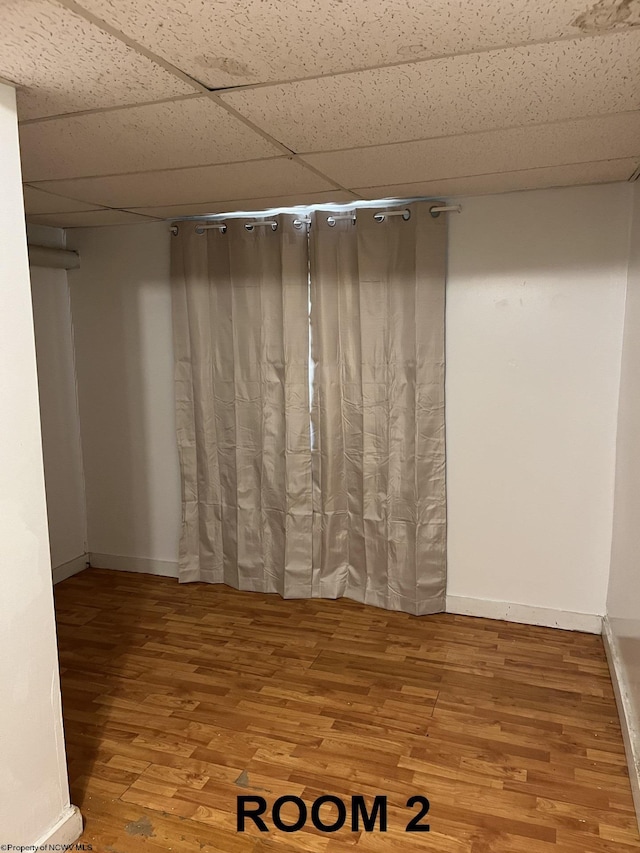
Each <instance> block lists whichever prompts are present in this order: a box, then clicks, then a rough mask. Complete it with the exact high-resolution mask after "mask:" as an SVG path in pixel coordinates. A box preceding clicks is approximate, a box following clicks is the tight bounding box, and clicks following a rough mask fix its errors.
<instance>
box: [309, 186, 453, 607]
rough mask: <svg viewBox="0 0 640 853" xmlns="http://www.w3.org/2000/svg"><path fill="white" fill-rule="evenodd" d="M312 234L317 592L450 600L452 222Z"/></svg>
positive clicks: (363, 218)
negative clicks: (447, 387)
mask: <svg viewBox="0 0 640 853" xmlns="http://www.w3.org/2000/svg"><path fill="white" fill-rule="evenodd" d="M409 209H410V211H411V217H410V219H409V220H404V219H403V218H402V217H400V216H394V217H388V218H386V219H385V220H384V221H383V222H377V221H376V220H375V219H374V218H373V211H370V210H364V211H362V210H361V211H359V212H358V216H357V225H354V224H353V223H352V222H351V221H350V220H348V219H346V220H344V219H342V220H340V219H338V220H337V221H336V223H335V225H334V226H333V227H331V226H330V225H329V224H328V222H327V215H326V214H325V213H322V214H320V213H316V214H315V215H314V218H313V224H312V227H311V232H310V269H311V306H312V307H311V352H312V361H313V376H314V385H313V405H312V424H313V426H312V434H313V440H314V444H313V509H314V522H313V523H314V564H313V565H314V567H313V591H314V595H319V596H324V597H332V598H337V597H339V596H347V597H349V598H353V599H356V600H357V601H362V602H365V603H368V604H374V605H377V606H379V607H385V608H387V609H393V610H404V611H406V612H408V613H413V614H418V615H420V614H426V613H434V612H437V611H440V610H443V609H444V603H445V579H446V550H445V549H446V500H445V443H444V305H445V262H446V218H445V217H443V216H441V217H438V218H434V217H432V216H431V214H430V212H429V205H426V204H420V203H416V204H412V205H410V206H409Z"/></svg>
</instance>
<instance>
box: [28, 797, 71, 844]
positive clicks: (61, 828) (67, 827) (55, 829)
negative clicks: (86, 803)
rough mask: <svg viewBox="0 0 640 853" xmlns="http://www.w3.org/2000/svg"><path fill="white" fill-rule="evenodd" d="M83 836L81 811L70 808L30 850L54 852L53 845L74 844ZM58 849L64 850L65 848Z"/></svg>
mask: <svg viewBox="0 0 640 853" xmlns="http://www.w3.org/2000/svg"><path fill="white" fill-rule="evenodd" d="M81 835H82V815H81V814H80V809H79V808H78V807H77V806H69V807H68V808H67V809H65V812H64V814H63V815H62V817H61V818H60V820H58V821H57V823H55V824H54V825H53V826H52V827H51V829H49V830H48V831H47V832H45V834H44V835H42V836H41V837H40V838H39V839H38V840H37V841H36V842H35V843H34V844H33V845H29V850H37V849H38V848H40V849H42V850H53V849H54V846H53V845H58V844H61V845H66V844H73V843H74V841H77V840H78V838H80V836H81ZM25 849H26V848H25ZM57 849H60V850H62V849H63V848H62V847H59V848H57Z"/></svg>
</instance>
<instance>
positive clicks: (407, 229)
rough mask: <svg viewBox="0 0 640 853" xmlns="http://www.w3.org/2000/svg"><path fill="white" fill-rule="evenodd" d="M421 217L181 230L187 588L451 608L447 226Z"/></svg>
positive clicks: (175, 253) (179, 327)
mask: <svg viewBox="0 0 640 853" xmlns="http://www.w3.org/2000/svg"><path fill="white" fill-rule="evenodd" d="M429 207H430V205H429V204H426V203H416V204H412V205H410V206H409V207H408V210H410V212H411V215H410V218H409V219H404V218H403V217H401V216H393V217H386V218H385V219H384V220H383V221H382V222H379V221H376V220H375V219H374V216H373V214H374V211H372V210H369V209H365V210H360V211H358V214H357V222H356V223H354V222H353V221H352V220H351V219H339V218H337V219H336V221H335V224H334V225H333V226H331V225H329V223H328V222H327V218H328V216H331V213H330V212H329V213H327V212H322V213H320V212H318V213H315V214H314V215H313V217H312V224H311V227H310V231H309V233H308V234H307V233H306V232H305V230H304V229H296V228H294V226H293V220H294V217H293V216H279V217H274V219H275V220H277V222H278V228H277V230H276V231H272V229H271V227H270V226H260V227H257V228H255V229H254V230H253V231H251V232H248V231H247V230H246V229H245V227H244V224H245V221H244V220H227V230H226V232H225V233H223V232H222V231H221V230H219V229H217V228H214V229H210V230H208V231H206V232H205V234H197V233H196V231H195V227H194V224H193V223H179V233H178V235H177V236H176V237H174V238H173V239H172V246H173V249H172V280H173V313H174V345H175V357H176V404H177V431H178V446H179V452H180V464H181V471H182V483H183V495H182V498H183V500H182V505H183V524H182V536H181V544H180V580H181V581H194V580H201V581H208V582H212V583H227V584H230V585H231V586H234V587H236V588H239V589H249V590H260V591H266V592H278V593H280V594H281V595H283V596H285V597H311V596H321V597H328V598H337V597H340V596H346V597H349V598H353V599H355V600H357V601H361V602H365V603H368V604H373V605H376V606H379V607H385V608H388V609H395V610H404V611H406V612H408V613H413V614H418V615H421V614H427V613H435V612H438V611H440V610H443V609H444V596H445V577H446V550H445V546H446V528H445V525H446V504H445V446H444V296H445V263H446V217H444V216H440V217H437V218H434V217H432V216H431V214H430V212H429ZM334 215H335V216H336V217H339V216H341V215H344V212H336V213H335V214H334ZM309 282H310V284H309ZM309 306H311V318H310V319H311V323H310V324H309ZM310 378H311V382H310ZM310 384H311V393H310V392H309V387H310Z"/></svg>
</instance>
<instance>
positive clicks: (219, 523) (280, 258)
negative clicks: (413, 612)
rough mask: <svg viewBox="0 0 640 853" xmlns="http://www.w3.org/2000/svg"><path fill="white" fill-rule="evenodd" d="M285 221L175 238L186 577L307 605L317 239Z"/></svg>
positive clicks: (182, 571)
mask: <svg viewBox="0 0 640 853" xmlns="http://www.w3.org/2000/svg"><path fill="white" fill-rule="evenodd" d="M274 219H275V220H276V221H277V222H278V229H277V231H272V230H271V228H270V227H269V226H266V227H265V226H259V227H257V228H255V229H254V230H253V231H247V230H246V228H245V227H244V222H242V221H239V220H230V221H228V222H227V230H226V233H223V232H222V231H221V230H219V229H217V228H214V229H210V230H207V231H206V232H205V233H204V234H197V233H196V231H195V227H194V225H193V224H192V223H181V224H180V225H179V226H178V235H177V236H175V237H173V238H172V294H173V322H174V351H175V393H176V423H177V437H178V450H179V456H180V467H181V476H182V488H183V494H182V506H183V519H182V533H181V539H180V555H179V577H180V580H181V581H198V580H200V581H207V582H210V583H226V584H229V585H231V586H234V587H236V588H238V589H247V590H256V591H262V592H278V593H280V594H281V595H283V596H285V597H288V598H292V597H308V596H310V594H311V559H312V505H311V451H310V434H309V390H308V389H309V376H308V350H309V322H308V264H307V257H308V256H307V238H306V234H305V233H304V231H301V230H298V229H295V228H294V227H293V217H291V216H279V217H274Z"/></svg>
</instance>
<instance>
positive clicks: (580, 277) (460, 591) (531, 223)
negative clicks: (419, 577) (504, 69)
mask: <svg viewBox="0 0 640 853" xmlns="http://www.w3.org/2000/svg"><path fill="white" fill-rule="evenodd" d="M630 193H631V189H630V185H628V184H610V185H606V186H597V187H595V186H593V187H577V188H569V189H558V190H543V191H535V192H522V193H512V194H508V195H498V196H486V197H483V198H470V199H463V200H462V204H463V213H462V215H460V216H456V217H452V219H451V232H450V254H449V275H448V291H447V293H448V295H447V460H448V462H447V477H448V500H449V542H448V566H449V574H448V595H449V596H450V597H451V601H450V603H451V606H452V607H454V608H458V609H460V610H461V612H466V611H465V603H466V602H465V599H471V600H472V601H473V604H472V610H471V611H469V612H476V613H481V614H485V615H493V616H500V615H505V608H504V607H502V606H496V605H485V606H484V607H483V606H482V605H481V604H480V605H479V604H478V602H477V600H478V599H487V600H489V601H494V602H513V603H516V604H521V605H526V606H527V607H528V608H530V607H534V608H541V609H542V610H541V612H539V613H538V614H537V616H538V618H539V619H540V621H541V622H542V623H546V624H556V621H557V622H558V624H561V625H564V626H575V627H581V628H584V629H592V630H598V621H597V620H595V621H593V620H588V619H587V620H584V619H580V617H575V618H574V619H573V620H572V619H570V618H568V617H567V615H566V614H560V615H557V614H556V613H554V612H553V611H558V610H563V611H574V612H577V613H583V614H603V613H604V611H605V599H606V592H607V581H608V573H609V557H610V549H611V525H612V506H613V483H614V465H615V461H614V460H615V435H616V410H617V397H618V386H619V374H620V356H621V339H622V322H623V308H624V295H625V284H626V275H627V260H628V218H629V204H630ZM545 611H551V612H545ZM518 613H519V608H517V607H516V608H513V607H512V608H510V610H509V615H510V616H512V617H513V616H515V617H517V616H518ZM520 615H522V616H523V617H525V618H524V619H523V621H528V619H529V618H532V617H534V616H535V615H536V614H535V613H534V612H533V611H530V610H527V611H522V612H521V613H520Z"/></svg>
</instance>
